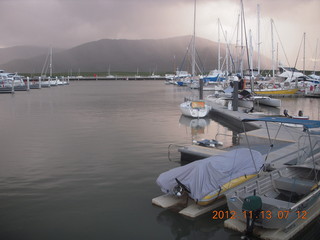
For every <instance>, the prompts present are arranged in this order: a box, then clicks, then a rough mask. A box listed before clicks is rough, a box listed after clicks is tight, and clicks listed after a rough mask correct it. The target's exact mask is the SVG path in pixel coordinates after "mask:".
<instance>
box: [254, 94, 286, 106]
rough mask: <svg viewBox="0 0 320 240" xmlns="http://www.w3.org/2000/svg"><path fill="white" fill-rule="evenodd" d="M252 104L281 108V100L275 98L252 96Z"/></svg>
mask: <svg viewBox="0 0 320 240" xmlns="http://www.w3.org/2000/svg"><path fill="white" fill-rule="evenodd" d="M254 102H255V103H258V104H262V105H265V106H269V107H281V100H280V99H277V98H270V97H263V96H254Z"/></svg>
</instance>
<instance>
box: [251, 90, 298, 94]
mask: <svg viewBox="0 0 320 240" xmlns="http://www.w3.org/2000/svg"><path fill="white" fill-rule="evenodd" d="M298 90H299V89H298V88H293V89H270V90H258V91H254V92H255V93H256V94H258V95H272V94H275V95H287V94H295V93H297V92H298Z"/></svg>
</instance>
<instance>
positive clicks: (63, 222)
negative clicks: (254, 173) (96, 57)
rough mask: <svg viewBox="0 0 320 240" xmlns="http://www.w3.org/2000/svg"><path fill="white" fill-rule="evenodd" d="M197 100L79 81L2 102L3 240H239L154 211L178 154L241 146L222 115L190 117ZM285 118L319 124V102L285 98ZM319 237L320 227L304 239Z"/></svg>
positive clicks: (173, 92)
mask: <svg viewBox="0 0 320 240" xmlns="http://www.w3.org/2000/svg"><path fill="white" fill-rule="evenodd" d="M193 93H196V92H193ZM190 94H192V93H191V91H190V90H188V89H187V88H183V87H176V86H173V85H165V84H164V83H163V81H75V82H71V83H70V85H69V86H59V87H51V88H47V89H40V90H31V91H29V92H16V93H15V94H14V95H8V94H5V95H0V126H1V135H0V146H1V157H0V239H3V240H20V239H21V240H22V239H23V240H38V239H41V240H43V239H46V240H49V239H59V240H64V239H68V240H70V239H77V240H87V239H161V240H164V239H240V236H241V233H237V232H234V231H231V230H228V229H224V228H223V220H224V219H219V220H213V219H212V216H213V215H212V213H208V214H205V215H204V216H201V217H198V218H197V219H194V220H191V219H187V218H185V217H183V216H180V215H179V214H178V213H176V212H174V211H171V210H164V209H162V208H159V207H156V206H153V205H152V204H151V199H152V198H154V197H157V196H159V195H162V192H161V191H160V189H159V187H158V186H157V185H156V179H157V177H158V176H159V174H161V173H162V172H164V171H167V170H169V169H171V168H173V167H177V166H180V164H181V163H180V162H179V161H177V160H179V156H180V155H179V154H178V153H177V152H176V146H179V145H187V144H191V143H192V141H193V140H201V139H203V138H204V139H216V140H219V141H221V142H223V143H224V146H231V145H232V144H234V143H235V142H236V140H235V139H236V136H237V132H238V131H239V129H235V128H234V127H233V126H231V125H230V124H228V123H224V122H221V121H219V119H217V118H216V117H215V116H212V115H210V116H209V118H207V119H205V120H201V119H200V120H191V119H188V118H184V117H182V116H181V113H180V109H179V104H180V103H181V102H182V101H183V99H184V97H186V96H188V95H190ZM284 109H288V111H289V114H290V115H295V114H297V113H298V111H299V110H303V112H304V115H308V116H309V117H310V119H313V120H319V119H320V113H319V111H320V110H319V109H320V100H319V99H312V98H287V99H282V107H281V109H279V110H278V113H276V114H279V113H280V114H281V113H282V112H283V110H284ZM266 111H274V110H270V109H269V110H266ZM170 144H172V145H171V146H170V147H169V145H170ZM168 149H169V152H170V154H168ZM319 236H320V220H319V218H318V219H317V220H316V221H315V222H314V223H313V224H311V225H310V226H309V227H308V228H307V229H305V230H304V232H303V233H302V234H300V235H299V236H298V238H297V239H319Z"/></svg>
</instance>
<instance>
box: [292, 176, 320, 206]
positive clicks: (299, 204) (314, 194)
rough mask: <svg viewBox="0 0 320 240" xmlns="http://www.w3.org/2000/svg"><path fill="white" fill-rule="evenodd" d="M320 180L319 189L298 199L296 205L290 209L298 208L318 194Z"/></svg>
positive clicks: (319, 192)
mask: <svg viewBox="0 0 320 240" xmlns="http://www.w3.org/2000/svg"><path fill="white" fill-rule="evenodd" d="M319 184H320V181H319V182H318V183H317V186H318V189H317V190H315V191H313V192H311V193H310V194H309V195H308V196H306V197H305V198H303V199H301V200H300V201H298V202H297V203H296V204H295V205H293V206H292V207H291V208H289V210H290V211H292V210H294V209H297V208H298V207H299V206H301V205H302V204H304V203H305V202H307V201H308V200H310V199H311V198H313V197H314V196H316V195H317V194H320V188H319Z"/></svg>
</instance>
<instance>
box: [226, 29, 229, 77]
mask: <svg viewBox="0 0 320 240" xmlns="http://www.w3.org/2000/svg"><path fill="white" fill-rule="evenodd" d="M225 34H226V43H227V46H228V33H227V31H226V33H225ZM226 72H227V74H228V72H229V51H228V48H227V47H226Z"/></svg>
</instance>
